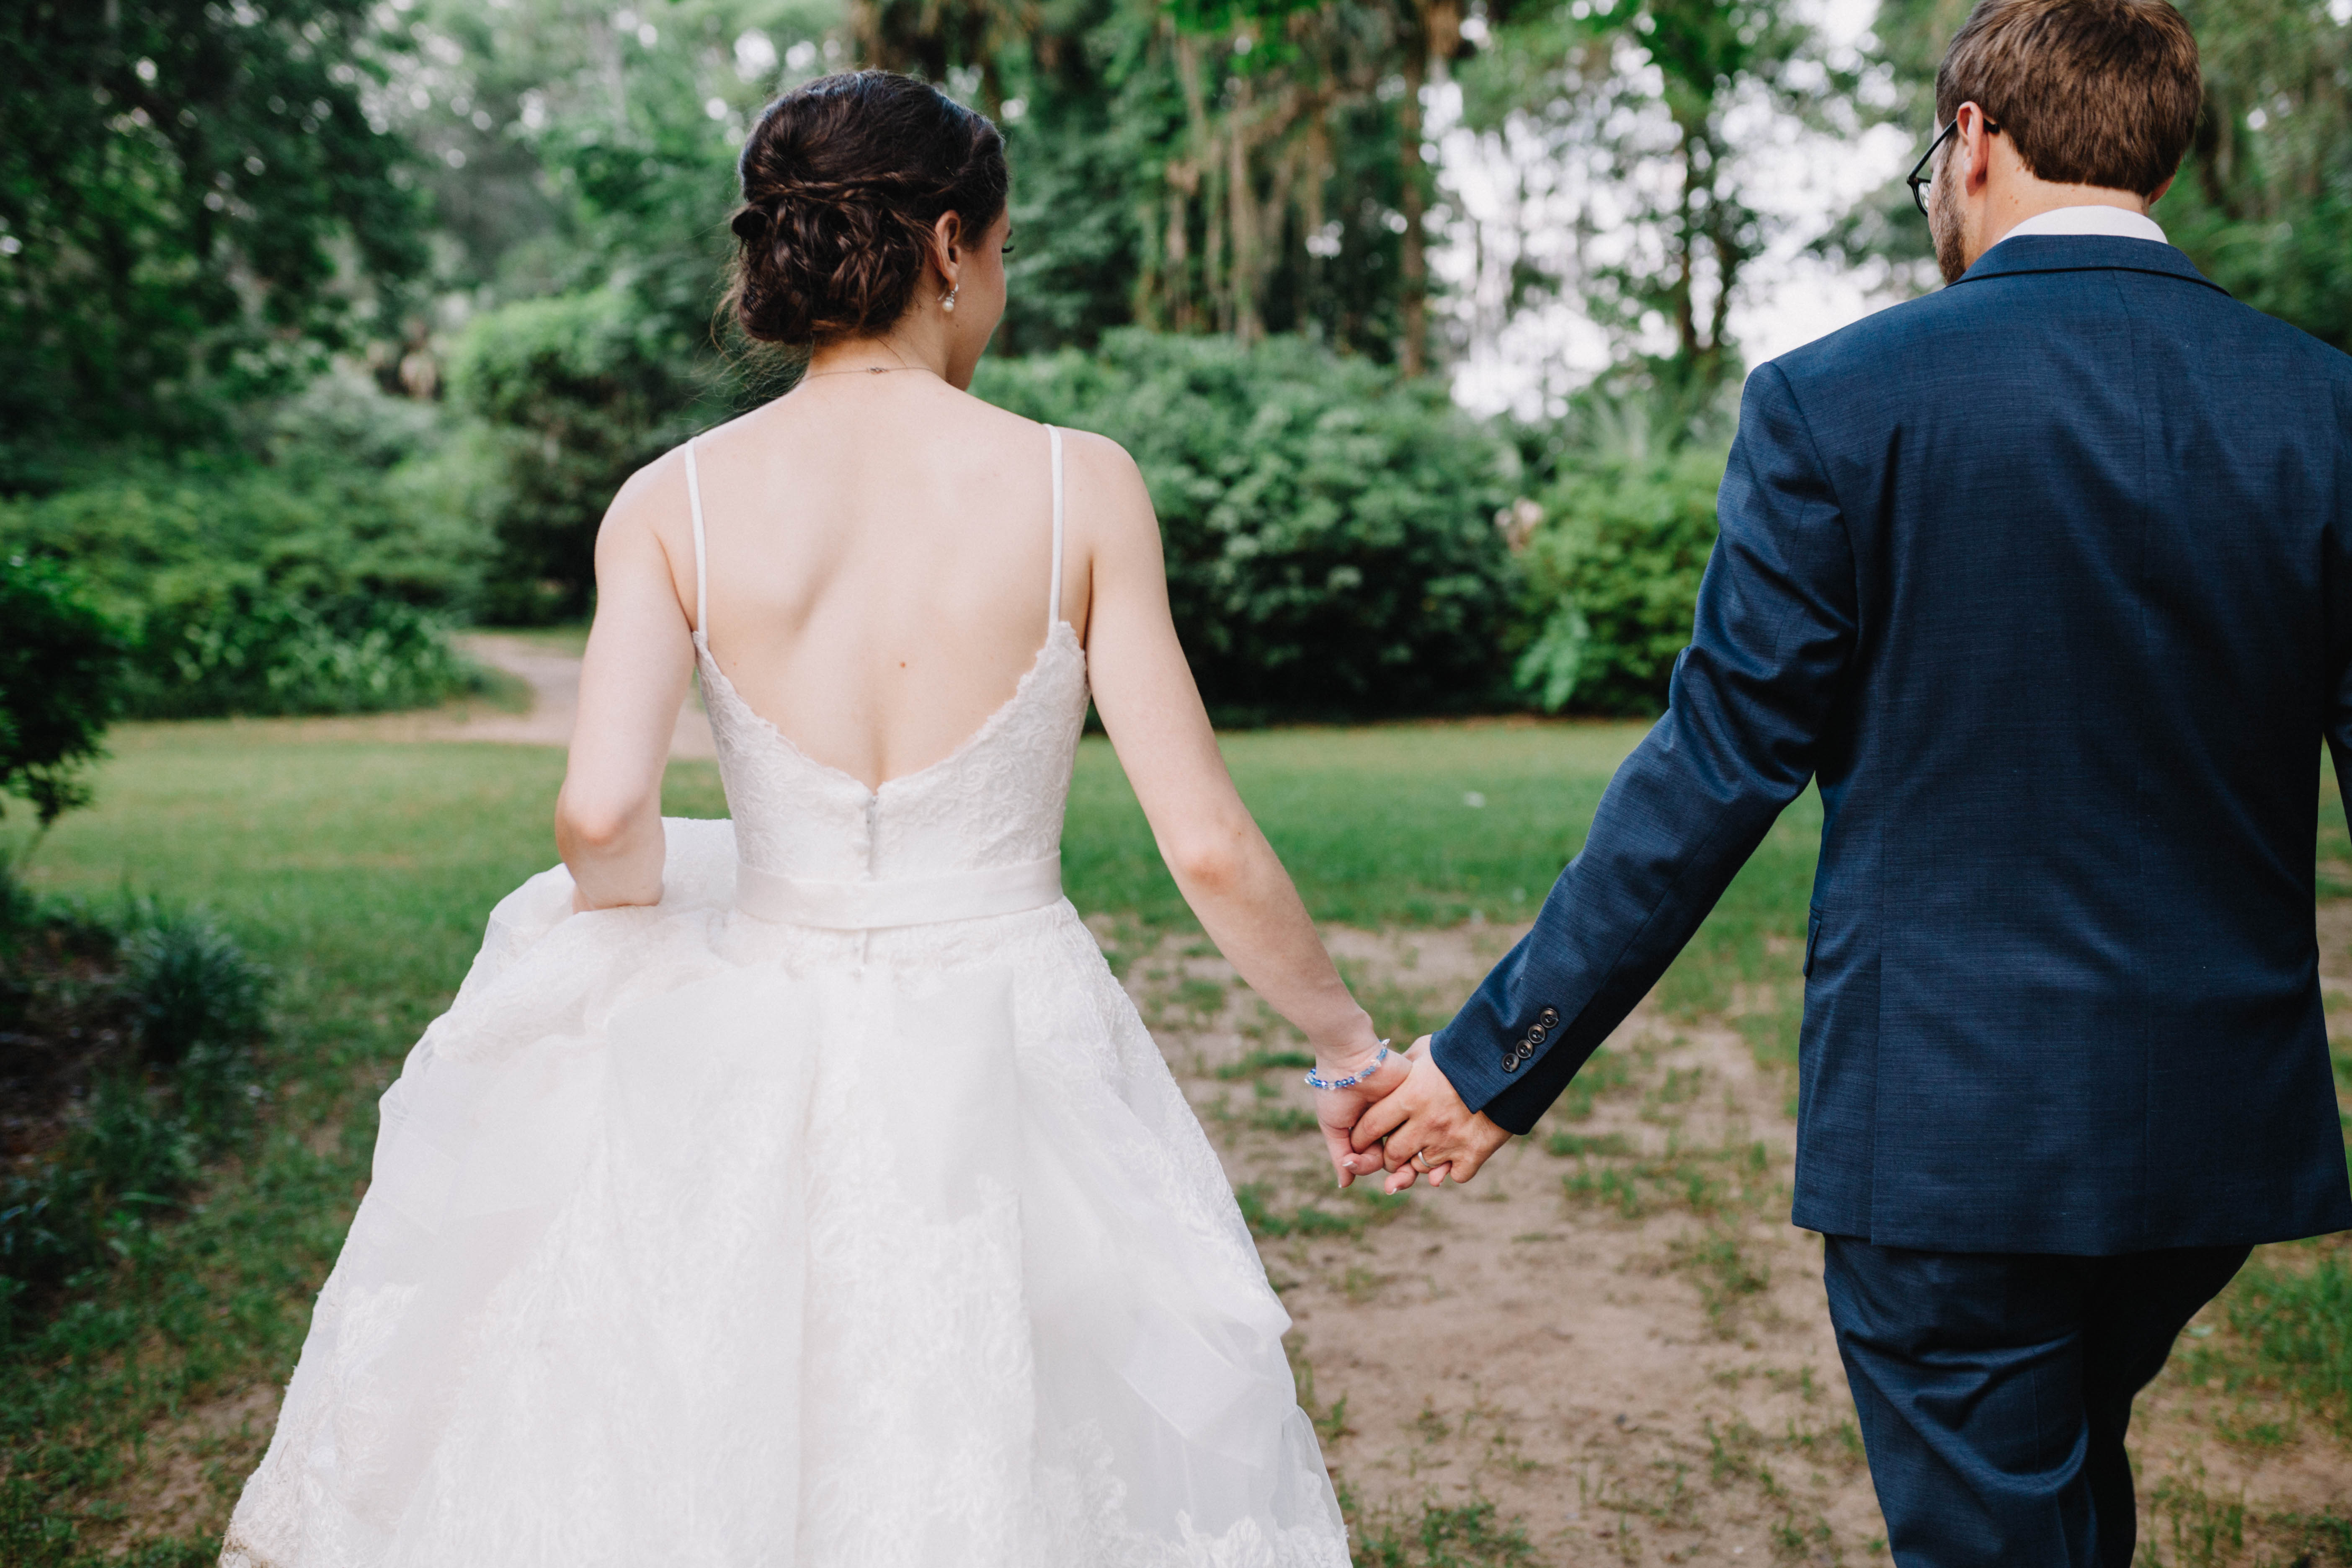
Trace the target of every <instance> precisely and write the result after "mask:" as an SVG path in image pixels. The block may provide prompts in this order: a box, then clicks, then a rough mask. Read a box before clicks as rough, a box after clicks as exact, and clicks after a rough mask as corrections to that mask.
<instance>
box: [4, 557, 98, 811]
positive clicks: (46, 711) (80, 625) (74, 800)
mask: <svg viewBox="0 0 2352 1568" xmlns="http://www.w3.org/2000/svg"><path fill="white" fill-rule="evenodd" d="M0 626H6V627H7V628H8V631H7V636H6V637H5V638H0V797H5V796H6V795H17V796H20V797H22V798H23V799H24V800H26V802H28V803H30V805H32V807H33V812H34V815H36V816H38V817H39V818H40V821H41V826H44V827H47V826H48V825H49V824H50V823H52V822H55V821H56V820H57V819H58V816H61V815H63V814H64V813H65V812H67V811H69V810H71V809H72V808H73V807H75V806H77V805H84V804H86V803H87V802H88V801H89V787H88V786H87V785H86V784H83V783H82V782H81V780H80V779H79V777H77V776H76V775H77V774H78V773H79V772H80V770H81V768H82V767H84V766H85V765H87V764H88V763H90V762H92V761H94V760H95V759H96V758H97V756H98V754H99V737H100V735H102V734H103V733H104V732H105V731H106V725H107V721H109V720H110V719H111V718H112V717H113V716H114V711H115V709H116V706H117V704H118V703H119V702H120V700H121V684H122V652H123V649H122V642H121V637H120V636H119V635H118V634H117V633H116V631H115V629H114V627H113V626H110V624H109V623H108V622H107V620H106V618H105V617H104V616H100V614H99V613H98V611H97V610H95V609H93V608H92V607H91V606H90V605H89V604H88V603H87V602H86V601H85V600H84V598H83V595H82V590H81V585H80V584H79V582H77V581H76V580H75V579H74V578H73V577H72V576H70V575H69V574H67V573H66V572H64V571H62V570H60V569H59V568H58V566H56V565H55V564H53V563H49V562H45V561H35V560H31V559H29V558H27V557H26V556H24V555H21V554H7V553H0Z"/></svg>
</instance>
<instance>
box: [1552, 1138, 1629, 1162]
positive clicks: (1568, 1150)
mask: <svg viewBox="0 0 2352 1568" xmlns="http://www.w3.org/2000/svg"><path fill="white" fill-rule="evenodd" d="M1544 1152H1545V1153H1547V1154H1557V1155H1558V1156H1559V1157H1560V1158H1561V1159H1563V1160H1573V1159H1580V1158H1581V1157H1583V1156H1585V1155H1588V1154H1601V1155H1611V1156H1615V1155H1624V1154H1631V1153H1632V1152H1633V1144H1632V1143H1631V1142H1628V1141H1627V1140H1626V1137H1625V1135H1624V1134H1623V1133H1622V1132H1603V1133H1600V1134H1598V1135H1596V1136H1590V1137H1588V1136H1585V1135H1584V1134H1581V1133H1576V1132H1555V1133H1553V1134H1551V1135H1550V1136H1549V1137H1548V1138H1546V1139H1545V1140H1544Z"/></svg>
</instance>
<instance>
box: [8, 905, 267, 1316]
mask: <svg viewBox="0 0 2352 1568" xmlns="http://www.w3.org/2000/svg"><path fill="white" fill-rule="evenodd" d="M0 881H5V878H0ZM0 904H5V906H6V909H7V911H8V914H9V919H8V921H6V922H5V928H0V1067H4V1068H5V1069H6V1079H7V1080H8V1082H9V1083H10V1085H11V1087H12V1094H13V1095H15V1096H16V1097H17V1099H16V1102H15V1103H12V1105H11V1107H10V1110H11V1111H12V1113H13V1114H15V1115H16V1117H17V1118H18V1119H19V1121H21V1122H23V1123H24V1124H26V1125H27V1126H30V1127H32V1128H35V1129H37V1130H43V1131H44V1132H45V1133H46V1141H47V1142H48V1143H49V1144H50V1145H51V1147H50V1149H49V1151H48V1152H47V1154H46V1156H45V1157H44V1158H42V1159H39V1160H38V1161H37V1162H35V1163H33V1164H32V1165H31V1167H30V1168H29V1169H20V1170H19V1171H18V1172H17V1173H15V1174H13V1175H11V1176H10V1177H8V1178H7V1180H6V1182H5V1185H0V1340H5V1338H7V1337H8V1335H9V1333H10V1332H12V1331H13V1328H14V1324H15V1321H16V1319H18V1318H20V1317H22V1316H23V1315H24V1314H25V1312H26V1310H27V1309H28V1307H29V1306H31V1305H32V1304H34V1303H35V1302H36V1301H37V1300H38V1299H40V1298H43V1297H45V1296H47V1295H52V1294H54V1293H55V1292H56V1291H57V1290H58V1289H60V1288H71V1287H73V1286H74V1285H75V1284H76V1283H77V1282H78V1281H79V1280H81V1279H84V1278H85V1277H89V1276H92V1275H93V1273H94V1271H96V1270H99V1269H100V1268H103V1267H104V1266H105V1265H106V1264H108V1263H109V1262H110V1260H111V1259H112V1258H115V1257H116V1256H118V1255H121V1253H123V1252H124V1251H125V1250H126V1249H127V1247H128V1244H129V1242H130V1241H131V1239H132V1238H133V1237H136V1236H137V1235H139V1234H140V1233H141V1232H142V1230H143V1229H144V1228H145V1227H146V1226H149V1225H150V1224H152V1221H153V1220H154V1219H155V1218H156V1217H158V1216H160V1215H163V1214H164V1213H166V1212H168V1211H170V1210H172V1209H173V1208H174V1207H176V1206H177V1205H178V1203H179V1201H180V1199H181V1197H182V1195H183V1194H184V1193H185V1192H186V1191H187V1190H188V1189H189V1188H190V1187H192V1186H193V1185H194V1184H195V1183H196V1182H197V1181H198V1179H199V1178H200V1176H201V1174H202V1171H203V1167H204V1163H205V1161H206V1160H207V1159H209V1158H211V1157H212V1156H213V1155H215V1154H216V1153H218V1152H220V1151H222V1150H223V1149H225V1148H226V1147H227V1146H228V1145H229V1144H230V1143H231V1142H232V1141H233V1140H234V1139H235V1137H236V1134H237V1133H238V1132H239V1131H242V1129H243V1128H244V1127H245V1126H246V1125H247V1122H248V1121H249V1108H250V1104H251V1100H252V1096H253V1094H254V1093H256V1092H257V1089H256V1086H255V1079H256V1069H255V1064H254V1058H253V1051H254V1047H255V1046H256V1044H257V1041H258V1040H259V1038H260V1037H261V1034H262V1031H263V1028H264V1016H263V1010H264V999H265V998H264V990H265V987H266V985H267V975H266V974H265V973H264V972H263V971H262V970H260V969H259V968H258V967H257V965H255V964H254V963H252V962H251V961H250V960H248V959H247V957H246V956H245V954H244V952H243V951H242V950H241V949H240V948H239V947H238V946H237V945H236V942H233V941H231V940H230V939H229V938H228V937H227V936H226V935H225V934H223V933H222V932H221V931H219V930H218V929H217V928H216V927H215V926H214V925H212V924H211V923H210V922H209V921H206V920H205V919H203V918H202V917H200V916H195V915H189V914H181V913H173V912H170V911H166V910H160V909H158V908H157V907H156V906H154V905H152V904H144V903H134V904H131V905H129V906H127V907H126V908H125V910H123V911H122V912H121V914H119V915H117V916H115V917H113V919H112V920H111V921H108V920H105V919H101V918H100V917H96V916H93V915H91V914H89V912H88V911H85V910H79V909H75V908H72V907H70V906H60V907H58V908H54V909H51V908H44V907H43V906H42V905H41V904H40V903H39V901H38V900H27V899H26V897H25V896H24V895H23V894H22V893H21V892H17V891H14V890H11V891H10V892H9V894H8V896H7V897H6V898H5V899H0Z"/></svg>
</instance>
